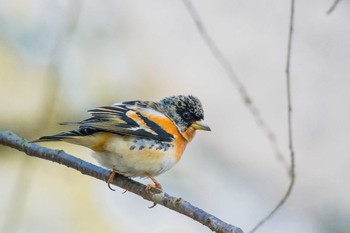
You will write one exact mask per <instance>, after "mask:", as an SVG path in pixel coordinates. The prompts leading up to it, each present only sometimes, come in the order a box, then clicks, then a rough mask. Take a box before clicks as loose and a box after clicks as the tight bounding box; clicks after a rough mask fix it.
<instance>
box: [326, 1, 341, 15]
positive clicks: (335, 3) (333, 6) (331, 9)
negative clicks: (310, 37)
mask: <svg viewBox="0 0 350 233" xmlns="http://www.w3.org/2000/svg"><path fill="white" fill-rule="evenodd" d="M339 2H340V0H335V1H334V2H333V4H332V6H331V7H330V8H329V9H328V11H327V14H328V15H329V14H331V13H332V12H333V11H334V10H335V8H336V7H337V6H338V3H339Z"/></svg>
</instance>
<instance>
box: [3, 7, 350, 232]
mask: <svg viewBox="0 0 350 233" xmlns="http://www.w3.org/2000/svg"><path fill="white" fill-rule="evenodd" d="M332 3H333V1H331V0H322V1H315V0H312V1H297V2H296V11H295V34H294V36H295V37H294V38H295V40H294V46H293V52H292V66H291V75H292V98H293V110H294V112H293V121H294V140H295V151H296V176H297V180H296V184H295V188H294V190H293V193H292V195H291V197H290V199H289V200H288V201H287V203H286V205H285V206H284V207H283V208H282V209H281V210H280V211H279V212H278V213H277V214H276V215H275V216H274V217H273V218H272V219H271V220H269V221H268V222H267V223H266V224H265V225H264V226H263V227H262V228H261V229H260V230H259V231H258V232H261V233H263V232H266V233H267V232H269V233H271V232H285V233H294V232H307V233H316V232H317V233H323V232H342V233H344V232H350V188H349V178H350V169H349V163H350V157H349V151H350V143H349V138H350V124H349V114H350V107H349V106H350V105H349V98H350V89H349V85H350V79H349V75H350V65H349V64H350V27H349V25H348V24H349V23H348V22H350V14H349V12H350V3H349V2H348V1H341V2H340V3H339V5H338V7H337V8H336V9H335V11H334V12H333V13H332V14H330V15H327V14H326V12H327V10H328V9H329V8H330V6H331V5H332ZM193 4H194V5H195V7H196V9H197V11H198V13H199V14H200V15H201V17H202V19H203V23H204V24H205V26H206V28H207V29H208V31H209V33H210V34H211V35H212V37H213V39H214V40H215V42H216V43H217V45H218V47H219V48H220V49H221V50H222V51H223V53H224V55H225V56H226V57H227V59H228V60H229V61H230V63H231V64H232V66H233V67H234V70H235V72H236V74H237V76H238V77H239V78H240V80H241V81H242V83H243V84H244V85H245V86H246V88H247V90H248V92H249V93H250V95H251V97H252V99H253V101H254V103H255V104H256V105H257V106H258V108H259V109H260V112H261V114H262V116H263V118H264V119H265V121H266V123H267V124H268V125H269V126H270V127H271V128H272V130H273V131H274V133H275V135H276V138H277V142H278V144H279V146H280V148H281V151H282V153H283V158H284V159H283V160H280V159H278V158H277V157H276V154H275V152H274V151H273V150H272V149H271V146H270V144H269V141H268V139H267V138H266V137H265V135H264V133H262V131H261V129H260V128H259V127H258V126H257V124H256V123H255V120H254V118H253V117H252V115H251V114H250V112H249V111H248V110H247V108H246V106H245V105H244V103H243V102H242V99H241V97H240V95H239V94H238V92H237V89H236V87H235V86H234V85H233V83H232V82H231V80H230V79H229V78H228V77H227V75H226V73H225V71H224V70H223V69H222V67H221V66H220V64H219V63H218V62H217V60H216V59H215V58H214V57H213V55H212V54H211V52H210V50H209V49H208V47H207V45H206V44H205V43H204V42H203V39H202V38H201V36H200V35H199V33H198V30H197V28H196V27H195V24H194V22H193V20H192V18H191V16H190V14H189V12H188V10H187V8H186V6H185V5H184V3H183V2H182V1H180V0H178V1H151V0H149V1H115V0H106V1H102V2H101V1H92V0H86V1H68V0H61V1H48V0H32V1H23V0H22V1H21V0H16V1H9V0H2V1H0V113H1V114H0V129H1V130H4V129H8V130H12V131H14V132H15V133H17V134H19V135H21V136H22V137H25V138H27V139H29V140H33V139H36V138H38V137H39V136H41V135H47V134H53V133H57V132H60V131H65V130H69V129H71V128H70V127H69V126H59V125H57V123H58V122H64V121H78V120H81V119H84V118H86V117H88V113H87V112H86V111H87V110H88V109H91V108H94V107H96V106H102V105H108V104H112V103H115V102H119V101H124V100H137V99H142V100H155V101H157V100H160V99H161V98H163V97H165V96H169V95H175V94H193V95H195V96H197V97H199V98H200V99H201V101H202V103H203V106H204V109H205V121H206V123H207V124H208V125H210V127H211V129H212V131H211V132H199V133H198V134H197V136H196V138H195V139H194V140H193V142H192V143H191V144H190V145H189V146H188V148H187V150H186V152H185V154H184V156H183V158H182V160H181V161H180V163H179V164H178V165H177V166H175V167H174V168H173V169H172V170H170V171H169V172H167V173H165V174H163V175H161V176H160V177H158V180H159V181H160V182H161V183H162V185H163V187H164V189H165V191H166V192H168V193H169V194H171V195H174V196H178V197H182V198H184V199H185V200H187V201H189V202H191V203H192V204H194V205H197V206H199V207H200V208H202V209H204V210H206V211H208V212H210V213H212V214H214V215H216V216H217V217H219V218H221V219H222V220H224V221H227V222H229V223H232V224H234V225H236V226H239V227H241V228H242V229H244V230H246V231H248V230H250V229H251V228H252V227H253V226H254V225H255V224H256V223H257V222H258V221H259V220H260V219H261V218H262V217H264V216H265V215H266V214H267V213H268V212H269V211H270V210H271V209H272V208H273V207H274V206H275V205H276V203H277V202H278V201H279V200H280V198H281V197H282V196H283V194H284V193H285V190H286V189H287V186H288V183H289V178H288V174H287V168H286V165H288V163H289V162H288V161H289V157H288V144H287V107H286V87H285V86H286V84H285V63H286V51H287V39H288V38H287V36H288V26H289V25H288V24H289V12H290V1H227V0H221V1H198V0H197V1H193ZM43 145H44V146H47V147H50V148H56V149H63V150H65V151H66V152H68V153H71V154H73V155H75V156H77V157H79V158H82V159H84V160H87V161H90V162H93V163H95V161H94V160H93V159H92V158H91V157H90V155H89V154H90V151H89V149H86V148H83V147H79V146H74V145H69V144H65V143H46V144H43ZM0 155H1V156H0V184H1V187H0V190H1V191H0V232H4V233H5V232H6V233H7V232H15V233H20V232H26V233H28V232H135V233H136V232H156V233H158V232H159V233H172V232H174V233H175V232H186V233H193V232H209V230H208V229H207V228H205V227H203V226H201V225H200V224H198V223H196V222H194V221H193V220H191V219H189V218H187V217H185V216H183V215H180V214H178V213H175V212H173V211H170V210H168V209H166V208H164V207H162V206H157V207H155V208H153V209H148V208H147V207H148V206H150V205H151V204H152V203H149V202H147V201H145V200H143V199H142V198H140V197H138V196H135V195H134V194H132V193H128V192H127V193H125V194H122V192H123V191H124V190H121V189H119V188H117V191H116V192H112V191H110V190H109V189H108V188H107V185H106V184H105V183H103V182H100V181H98V180H96V179H92V178H90V177H87V176H82V175H81V174H80V173H79V172H77V171H75V170H72V169H68V168H66V167H64V166H60V165H57V164H54V163H52V162H48V161H44V160H40V159H36V158H29V157H28V156H24V155H23V153H21V152H18V151H15V150H13V149H9V148H6V147H3V146H1V147H0ZM140 181H141V182H143V183H145V184H147V183H148V182H149V180H140Z"/></svg>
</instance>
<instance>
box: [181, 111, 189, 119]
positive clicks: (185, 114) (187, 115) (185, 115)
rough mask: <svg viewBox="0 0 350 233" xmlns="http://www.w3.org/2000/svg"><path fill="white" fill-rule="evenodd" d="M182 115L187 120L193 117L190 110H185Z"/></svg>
mask: <svg viewBox="0 0 350 233" xmlns="http://www.w3.org/2000/svg"><path fill="white" fill-rule="evenodd" d="M182 116H183V118H184V119H185V120H189V119H191V114H190V113H189V112H184V113H183V114H182Z"/></svg>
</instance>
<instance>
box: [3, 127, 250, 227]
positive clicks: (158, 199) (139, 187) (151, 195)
mask: <svg viewBox="0 0 350 233" xmlns="http://www.w3.org/2000/svg"><path fill="white" fill-rule="evenodd" d="M0 144H2V145H5V146H8V147H12V148H14V149H17V150H19V151H23V152H24V153H26V154H27V155H29V156H33V157H38V158H41V159H46V160H50V161H52V162H56V163H59V164H62V165H65V166H67V167H70V168H73V169H75V170H77V171H80V172H81V173H82V174H84V175H88V176H91V177H94V178H96V179H99V180H102V181H105V182H106V181H107V180H108V177H109V175H110V171H109V170H107V169H105V168H102V167H98V166H96V165H94V164H91V163H88V162H86V161H84V160H81V159H79V158H76V157H74V156H72V155H70V154H67V153H66V152H64V151H63V150H53V149H49V148H46V147H42V146H39V145H37V144H34V143H31V142H29V141H28V140H26V139H24V138H21V137H19V136H18V135H16V134H14V133H13V132H11V131H0ZM111 183H112V184H114V185H116V186H118V187H120V188H122V189H125V190H128V191H129V192H132V193H134V194H136V195H139V196H141V197H142V198H144V199H146V200H148V201H151V202H154V203H156V204H159V205H163V206H165V207H167V208H169V209H171V210H174V211H176V212H178V213H181V214H183V215H186V216H187V217H190V218H192V219H193V220H195V221H197V222H199V223H201V224H203V225H205V226H207V227H208V228H209V229H211V230H212V231H215V232H220V233H226V232H227V233H243V231H242V230H241V229H240V228H238V227H236V226H233V225H230V224H228V223H226V222H224V221H222V220H220V219H219V218H217V217H215V216H214V215H211V214H209V213H207V212H205V211H203V210H202V209H200V208H198V207H195V206H193V205H192V204H191V203H189V202H187V201H185V200H183V199H182V198H178V197H173V196H170V195H169V194H167V193H165V192H157V191H153V190H147V189H146V186H145V185H143V184H141V183H139V182H136V181H134V180H131V179H129V178H127V177H125V176H122V175H119V174H117V175H116V176H115V179H114V180H113V182H111Z"/></svg>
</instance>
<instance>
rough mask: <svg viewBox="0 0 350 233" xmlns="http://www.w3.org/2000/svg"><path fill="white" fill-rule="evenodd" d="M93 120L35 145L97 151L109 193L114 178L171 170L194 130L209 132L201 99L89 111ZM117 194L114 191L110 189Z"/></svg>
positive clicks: (131, 103)
mask: <svg viewBox="0 0 350 233" xmlns="http://www.w3.org/2000/svg"><path fill="white" fill-rule="evenodd" d="M88 112H89V113H90V114H91V115H92V117H90V118H88V119H86V120H83V121H80V122H65V123H61V124H62V125H76V126H78V129H76V130H72V131H67V132H62V133H59V134H55V135H51V136H44V137H41V138H39V139H38V140H35V141H34V142H45V141H65V142H68V143H73V144H77V145H81V146H85V147H88V148H90V149H91V150H93V154H92V156H93V157H94V158H95V159H96V160H97V161H98V162H99V163H100V164H101V165H102V166H104V167H106V168H108V169H111V170H112V172H111V175H110V176H109V179H108V181H107V183H108V187H109V188H110V189H112V188H111V187H110V182H111V181H112V180H113V178H114V176H115V173H119V174H122V175H124V176H126V177H149V178H150V179H151V180H152V181H153V183H154V185H147V188H149V189H150V188H156V189H160V190H162V186H161V185H160V183H159V182H158V181H157V180H156V179H155V178H154V177H155V176H157V175H159V174H162V173H163V172H166V171H168V170H169V169H170V168H172V167H173V166H174V165H175V164H176V163H177V162H178V161H179V160H180V159H181V157H182V154H183V152H184V150H185V148H186V146H187V144H188V143H189V142H190V141H191V140H192V139H193V137H194V136H195V133H196V130H207V131H210V128H209V126H207V125H206V124H204V123H203V119H204V112H203V108H202V104H201V102H200V101H199V99H198V98H196V97H194V96H192V95H188V96H185V95H177V96H170V97H166V98H164V99H162V100H161V101H159V102H152V101H140V100H137V101H126V102H121V103H115V104H113V105H111V106H104V107H98V108H95V109H92V110H89V111H88ZM112 190H113V189H112Z"/></svg>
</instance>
